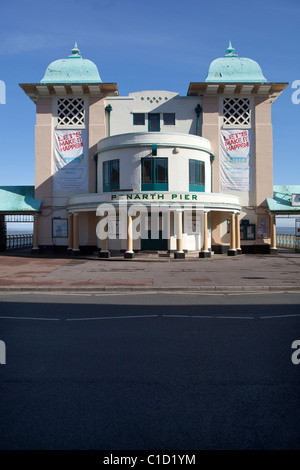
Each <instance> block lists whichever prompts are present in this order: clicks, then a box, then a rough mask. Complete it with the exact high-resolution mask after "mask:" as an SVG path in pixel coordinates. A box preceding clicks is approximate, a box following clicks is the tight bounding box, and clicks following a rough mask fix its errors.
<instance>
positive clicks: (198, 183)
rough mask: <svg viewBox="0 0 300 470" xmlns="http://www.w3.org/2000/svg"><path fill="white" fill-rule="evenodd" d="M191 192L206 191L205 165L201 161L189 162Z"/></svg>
mask: <svg viewBox="0 0 300 470" xmlns="http://www.w3.org/2000/svg"><path fill="white" fill-rule="evenodd" d="M189 185H190V188H189V190H190V191H198V192H204V191H205V164H204V162H200V161H199V160H189Z"/></svg>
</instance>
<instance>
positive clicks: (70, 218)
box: [68, 214, 73, 253]
mask: <svg viewBox="0 0 300 470" xmlns="http://www.w3.org/2000/svg"><path fill="white" fill-rule="evenodd" d="M72 251H73V214H68V253H72Z"/></svg>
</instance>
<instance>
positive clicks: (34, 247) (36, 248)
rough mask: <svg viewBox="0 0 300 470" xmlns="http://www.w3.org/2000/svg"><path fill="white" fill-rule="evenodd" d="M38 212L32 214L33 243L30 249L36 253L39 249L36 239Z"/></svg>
mask: <svg viewBox="0 0 300 470" xmlns="http://www.w3.org/2000/svg"><path fill="white" fill-rule="evenodd" d="M38 218H39V216H38V214H34V216H33V243H32V251H33V252H35V253H37V252H38V251H39V241H38V238H39V237H38Z"/></svg>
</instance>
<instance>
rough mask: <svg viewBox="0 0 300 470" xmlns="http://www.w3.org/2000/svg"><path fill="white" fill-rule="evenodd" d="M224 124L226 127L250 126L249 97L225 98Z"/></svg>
mask: <svg viewBox="0 0 300 470" xmlns="http://www.w3.org/2000/svg"><path fill="white" fill-rule="evenodd" d="M223 125H224V126H225V127H236V126H238V127H249V126H250V100H249V98H224V100H223Z"/></svg>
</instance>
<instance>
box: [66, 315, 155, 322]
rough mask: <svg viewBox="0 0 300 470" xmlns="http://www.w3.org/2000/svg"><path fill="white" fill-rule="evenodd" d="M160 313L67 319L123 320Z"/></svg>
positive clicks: (73, 319) (148, 316) (68, 319)
mask: <svg viewBox="0 0 300 470" xmlns="http://www.w3.org/2000/svg"><path fill="white" fill-rule="evenodd" d="M153 317H158V315H124V316H122V317H114V316H111V317H93V318H67V321H85V320H123V319H124V318H126V319H127V318H153Z"/></svg>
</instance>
